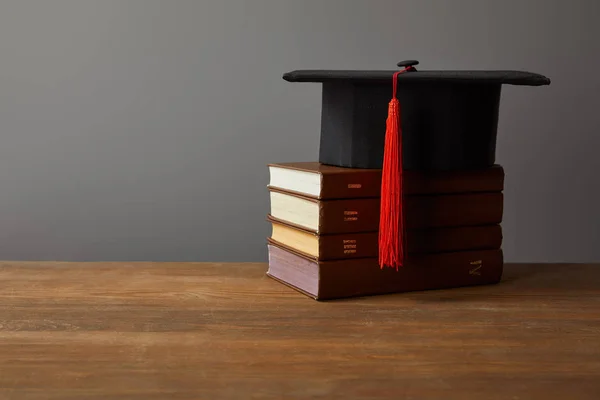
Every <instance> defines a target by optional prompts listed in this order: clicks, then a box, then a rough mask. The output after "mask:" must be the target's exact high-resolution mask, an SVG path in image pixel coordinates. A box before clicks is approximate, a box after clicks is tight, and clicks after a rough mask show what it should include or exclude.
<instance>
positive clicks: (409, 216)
mask: <svg viewBox="0 0 600 400" xmlns="http://www.w3.org/2000/svg"><path fill="white" fill-rule="evenodd" d="M269 192H270V205H271V207H270V214H269V216H271V217H273V218H276V219H277V220H280V221H284V222H286V223H289V224H292V225H296V226H298V227H302V228H305V229H308V230H311V231H314V232H316V233H318V234H321V235H324V234H337V233H350V232H353V233H355V232H375V231H377V230H378V227H379V221H380V220H379V209H380V199H379V198H377V197H372V198H347V199H333V200H319V199H315V198H313V197H307V196H304V195H300V194H297V193H293V192H286V191H284V190H281V189H275V188H270V189H269ZM405 209H406V211H405V213H406V217H405V218H406V222H405V223H406V227H407V228H408V229H421V228H444V227H452V226H472V225H492V224H499V223H500V222H502V214H503V193H502V192H480V193H477V192H475V193H452V194H439V195H412V196H407V197H406V198H405Z"/></svg>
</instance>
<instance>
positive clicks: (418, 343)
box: [0, 262, 600, 399]
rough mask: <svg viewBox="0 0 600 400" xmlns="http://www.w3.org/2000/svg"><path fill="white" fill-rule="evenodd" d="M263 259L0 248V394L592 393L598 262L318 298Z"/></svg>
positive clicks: (599, 339) (595, 387)
mask: <svg viewBox="0 0 600 400" xmlns="http://www.w3.org/2000/svg"><path fill="white" fill-rule="evenodd" d="M266 269H267V267H266V265H265V264H206V263H82V264H80V263H22V262H18V263H15V262H4V263H0V399H167V398H168V399H221V398H225V399H248V398H256V399H279V398H286V399H291V398H294V399H308V398H311V399H315V398H316V399H348V398H352V399H382V398H393V399H467V398H469V399H471V398H482V399H566V398H569V399H598V398H600V265H566V264H562V265H507V266H506V272H505V274H504V277H503V281H502V283H501V284H499V285H495V286H487V287H473V288H465V289H455V290H444V291H431V292H422V293H406V294H398V295H387V296H378V297H369V298H360V299H351V300H343V301H334V302H329V303H319V302H316V301H314V300H311V299H308V298H307V297H304V296H303V295H301V294H299V293H297V292H296V291H294V290H292V289H289V288H287V287H286V286H284V285H281V284H278V283H277V282H275V281H273V280H271V279H269V278H267V277H266V276H265V271H266Z"/></svg>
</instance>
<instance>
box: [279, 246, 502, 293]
mask: <svg viewBox="0 0 600 400" xmlns="http://www.w3.org/2000/svg"><path fill="white" fill-rule="evenodd" d="M289 257H293V255H290V256H289ZM503 267H504V260H503V253H502V250H501V249H498V250H485V251H465V252H455V253H441V254H435V255H421V256H409V257H408V260H407V262H406V265H405V266H404V267H401V268H400V269H399V270H398V271H396V270H395V269H392V268H383V269H382V268H380V267H379V266H378V265H377V259H357V260H347V261H334V262H322V263H320V264H319V287H318V293H317V295H316V298H317V299H319V300H329V299H338V298H345V297H356V296H368V295H379V294H388V293H402V292H412V291H423V290H438V289H450V288H457V287H465V286H476V285H487V284H494V283H498V282H499V281H500V279H501V278H502V273H503Z"/></svg>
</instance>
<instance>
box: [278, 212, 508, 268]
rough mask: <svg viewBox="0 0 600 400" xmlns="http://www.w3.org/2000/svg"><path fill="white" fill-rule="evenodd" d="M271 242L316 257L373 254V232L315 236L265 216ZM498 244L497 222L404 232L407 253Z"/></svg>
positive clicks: (375, 247) (491, 247) (487, 247)
mask: <svg viewBox="0 0 600 400" xmlns="http://www.w3.org/2000/svg"><path fill="white" fill-rule="evenodd" d="M267 219H268V221H269V222H270V224H271V236H270V237H269V239H270V241H271V242H272V243H275V244H278V245H279V246H280V247H282V248H287V249H290V250H293V251H295V252H297V253H300V254H303V255H305V256H307V257H311V258H314V259H316V260H321V261H328V260H338V259H348V258H368V257H377V254H378V243H377V239H378V234H377V232H357V233H340V234H329V235H319V234H318V233H317V232H315V231H314V230H309V229H306V228H303V227H300V226H297V225H293V224H289V223H286V222H284V221H280V220H278V219H276V218H273V217H268V218H267ZM501 245H502V228H501V226H500V225H499V224H493V225H476V226H453V227H446V228H426V229H413V230H411V231H410V232H409V234H408V235H407V246H408V252H409V253H413V254H419V253H443V252H453V251H464V250H494V249H499V248H500V247H501Z"/></svg>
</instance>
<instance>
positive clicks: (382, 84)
mask: <svg viewBox="0 0 600 400" xmlns="http://www.w3.org/2000/svg"><path fill="white" fill-rule="evenodd" d="M417 64H418V62H417V61H413V60H409V61H403V62H400V63H398V67H403V68H402V69H401V70H397V71H358V70H300V71H292V72H288V73H286V74H284V75H283V79H285V80H286V81H289V82H320V83H322V85H323V92H322V112H321V137H320V148H319V162H321V163H323V164H328V165H335V166H339V167H350V168H382V170H383V171H382V187H381V210H380V224H379V254H380V255H379V259H380V264H381V266H383V265H387V266H395V267H398V266H401V265H402V264H403V260H404V250H403V249H404V240H405V235H404V229H405V228H404V214H403V209H402V203H403V200H402V175H403V172H402V171H403V169H408V170H460V169H463V170H464V169H479V168H487V167H491V166H492V165H493V164H494V163H495V159H496V154H495V153H496V133H497V127H498V116H499V108H500V92H501V87H502V85H503V84H510V85H527V86H541V85H548V84H550V79H548V78H546V77H545V76H542V75H539V74H535V73H531V72H522V71H417V69H416V68H415V65H417Z"/></svg>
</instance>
